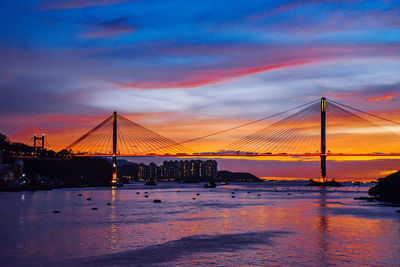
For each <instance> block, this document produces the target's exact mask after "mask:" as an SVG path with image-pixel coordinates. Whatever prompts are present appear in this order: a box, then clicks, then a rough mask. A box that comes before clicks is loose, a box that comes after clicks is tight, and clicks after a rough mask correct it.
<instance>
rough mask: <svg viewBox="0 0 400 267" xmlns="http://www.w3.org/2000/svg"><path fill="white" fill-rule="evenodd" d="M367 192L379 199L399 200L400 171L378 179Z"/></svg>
mask: <svg viewBox="0 0 400 267" xmlns="http://www.w3.org/2000/svg"><path fill="white" fill-rule="evenodd" d="M368 194H369V195H371V196H374V197H376V198H377V199H380V200H388V201H400V171H398V172H395V173H392V174H390V175H388V176H386V177H385V178H380V179H378V184H377V185H375V186H374V187H372V188H371V189H369V191H368Z"/></svg>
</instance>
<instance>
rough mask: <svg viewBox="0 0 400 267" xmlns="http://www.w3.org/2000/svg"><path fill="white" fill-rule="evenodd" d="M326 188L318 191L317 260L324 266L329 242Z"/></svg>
mask: <svg viewBox="0 0 400 267" xmlns="http://www.w3.org/2000/svg"><path fill="white" fill-rule="evenodd" d="M326 194H327V192H326V189H325V188H322V189H321V191H320V201H319V205H318V217H319V222H318V227H317V229H318V235H317V236H318V240H317V242H318V248H319V251H318V254H317V257H318V261H317V262H320V263H321V265H323V266H325V265H327V263H328V255H329V243H330V242H331V237H330V234H329V217H328V216H327V206H326Z"/></svg>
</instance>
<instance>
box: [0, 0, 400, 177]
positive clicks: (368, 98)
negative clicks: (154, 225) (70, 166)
mask: <svg viewBox="0 0 400 267" xmlns="http://www.w3.org/2000/svg"><path fill="white" fill-rule="evenodd" d="M226 6H230V8H229V9H226ZM399 8H400V7H399V5H398V3H397V2H395V1H361V2H360V1H345V2H343V1H329V2H318V1H272V2H271V1H266V2H265V3H262V4H261V3H259V2H257V1H250V2H249V1H246V2H241V1H239V2H237V3H235V4H234V5H231V2H230V1H217V2H212V1H211V2H207V3H205V2H204V1H190V3H189V2H185V1H172V2H170V1H158V0H156V1H151V2H150V3H145V1H126V0H119V1H105V0H104V1H90V0H85V1H64V0H62V1H48V0H28V1H3V2H2V3H0V9H1V10H3V12H2V13H3V16H1V18H0V23H1V24H2V26H3V27H1V29H0V55H1V57H2V60H1V61H0V111H1V114H2V116H1V117H0V132H1V133H3V134H5V135H7V136H8V137H9V138H10V139H11V140H12V141H17V142H23V143H24V142H26V141H27V140H29V139H30V137H31V136H32V135H33V134H35V133H37V134H41V133H45V134H46V138H47V141H48V143H49V144H50V145H51V148H52V149H55V150H61V149H63V148H66V147H67V146H68V145H69V144H71V143H72V142H73V141H75V140H76V139H78V138H79V137H80V136H82V135H83V134H84V133H86V132H87V131H88V130H90V129H92V128H93V127H95V126H96V125H97V124H98V123H100V122H101V121H103V120H104V119H105V118H106V117H108V116H110V115H111V113H112V112H113V111H114V110H117V111H118V113H119V114H120V115H122V116H124V117H125V118H127V119H129V120H131V121H133V122H135V123H138V124H140V125H141V126H143V127H146V128H147V129H150V130H152V131H154V132H156V133H158V134H160V135H162V136H164V137H166V138H168V139H171V140H173V141H175V142H177V143H181V142H185V143H184V145H185V146H186V147H188V148H190V149H191V150H192V151H193V153H201V152H218V151H220V150H223V149H227V150H229V149H232V150H242V149H243V150H246V149H247V152H257V153H300V154H302V153H318V150H319V149H320V121H319V120H320V117H319V116H320V115H319V113H318V110H316V112H314V113H312V112H311V111H310V112H308V111H307V112H306V113H307V114H306V115H305V116H304V118H302V119H299V118H296V119H293V120H292V121H290V120H288V121H287V122H285V123H284V124H277V125H276V123H277V122H279V120H282V119H285V118H286V117H285V116H290V115H291V114H293V113H288V114H284V115H282V116H280V117H276V118H272V119H268V120H264V121H261V122H258V123H254V124H251V125H248V126H246V127H242V128H238V129H235V130H233V131H228V132H224V133H222V134H220V135H215V136H211V137H209V138H204V139H201V140H196V141H193V142H186V141H187V140H191V139H193V138H197V137H201V136H205V135H209V134H212V133H214V132H219V131H223V130H225V129H229V128H232V127H236V126H238V125H242V124H246V123H248V122H251V121H254V120H258V119H260V118H264V117H267V116H270V115H272V114H276V113H278V112H282V111H285V110H288V109H291V108H293V107H296V106H299V105H301V104H304V103H307V102H310V101H312V100H318V99H320V98H321V97H322V96H326V97H327V98H328V99H332V100H334V101H338V102H340V103H343V104H345V105H349V106H351V107H354V108H357V109H360V110H363V111H366V112H369V113H371V114H375V115H377V116H380V117H383V118H386V119H388V120H390V121H394V122H399V121H400V110H399V108H398V107H399V106H400V94H399V92H400V88H399V86H400V63H399V62H400V60H399V57H400V49H399V42H400V37H399V36H400V32H399V28H398V25H399V22H400V20H399V17H400V16H399ZM27 29H29V31H28V30H27ZM349 111H351V110H349ZM327 112H328V113H327V114H328V115H327V150H329V152H330V153H350V154H357V153H399V152H400V138H399V136H400V130H399V129H400V128H399V125H398V124H393V123H390V122H388V121H381V120H379V119H377V118H374V117H370V116H368V115H367V116H364V115H362V114H358V113H357V112H355V113H354V114H353V115H349V114H348V113H346V112H344V111H343V110H340V109H339V108H334V107H332V105H331V106H329V104H328V107H327ZM351 112H354V110H353V111H351ZM357 116H361V118H359V117H357ZM252 134H253V135H252ZM246 136H250V138H251V140H252V142H253V145H252V146H251V145H250V146H247V147H246V146H243V145H241V144H242V143H240V141H238V140H242V138H246ZM260 136H261V137H260ZM277 136H279V138H278V137H277ZM257 138H258V140H259V141H258V143H257V142H256V141H254V140H256V139H257ZM266 140H267V141H266ZM235 142H239V143H235ZM104 144H105V145H104V149H103V150H111V148H108V146H109V145H108V143H107V144H106V143H104ZM120 144H122V142H121V143H120ZM232 144H233V145H232ZM130 149H131V150H132V145H131V147H130ZM119 151H120V153H121V154H126V153H127V152H126V151H127V150H126V149H125V150H124V148H122V145H121V147H120V148H119ZM128 152H129V151H128ZM226 160H228V159H226ZM382 160H383V159H382ZM385 160H386V161H385V162H392V165H390V164H389V165H390V166H389V165H388V166H386V165H385V166H386V167H385V168H387V169H384V170H383V169H381V166H382V165H381V163H380V162H381V159H380V158H377V157H350V158H346V159H340V158H337V157H331V158H329V159H328V161H332V162H333V163H332V165H335V166H336V164H337V163H339V162H350V161H354V164H357V163H358V162H365V161H369V162H370V163H371V165H370V166H371V168H369V169H370V171H371V172H372V171H373V170H374V168H376V169H375V170H374V171H373V174H372V173H371V175H370V176H372V177H374V178H375V177H378V175H380V174H382V173H386V172H389V171H391V170H393V169H398V167H397V164H398V163H399V161H397V160H398V158H396V159H394V158H391V159H389V158H385ZM228 161H229V162H230V164H231V165H229V164H226V165H223V166H226V168H228V169H235V168H237V169H240V167H236V166H243V167H244V168H247V167H246V166H248V163H247V162H249V161H257V162H259V161H265V162H270V161H271V159H270V158H264V157H258V158H246V159H244V158H242V157H237V158H236V159H233V158H230V159H229V160H228ZM273 161H274V162H275V161H277V162H288V163H290V162H293V161H295V162H303V163H304V164H306V163H307V162H309V161H313V159H310V158H307V157H301V158H294V159H293V158H289V157H282V158H279V159H278V158H274V159H273ZM243 162H246V164H247V165H246V164H244V165H241V164H243ZM267 165H268V164H267ZM345 165H346V164H344V165H343V166H345ZM233 166H234V167H233ZM268 166H269V167H268V168H265V169H264V170H261V168H258V169H257V171H255V172H256V173H257V175H258V176H261V177H267V176H270V174H269V172H271V169H270V168H273V167H271V166H270V165H268ZM346 168H348V170H351V167H349V166H347V167H346ZM315 169H316V172H314V171H313V172H310V171H309V170H308V169H305V170H304V172H303V173H300V174H299V175H295V176H288V175H287V174H282V177H292V178H296V177H314V176H318V175H317V173H318V164H316V168H315ZM341 171H343V169H342V168H341V167H339V169H336V170H335V169H334V168H330V169H329V173H330V175H331V176H338V177H346V179H347V178H350V177H349V176H347V175H341V174H340V172H341ZM293 175H294V174H293ZM354 175H355V177H360V178H361V177H364V175H366V174H364V173H363V174H354ZM275 176H279V175H275Z"/></svg>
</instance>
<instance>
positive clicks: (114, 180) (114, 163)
mask: <svg viewBox="0 0 400 267" xmlns="http://www.w3.org/2000/svg"><path fill="white" fill-rule="evenodd" d="M117 182H118V179H117V112H116V111H114V112H113V157H112V180H111V183H113V184H116V183H117Z"/></svg>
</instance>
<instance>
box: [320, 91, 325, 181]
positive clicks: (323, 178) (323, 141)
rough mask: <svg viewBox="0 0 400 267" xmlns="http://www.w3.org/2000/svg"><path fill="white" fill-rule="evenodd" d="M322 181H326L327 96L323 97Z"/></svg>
mask: <svg viewBox="0 0 400 267" xmlns="http://www.w3.org/2000/svg"><path fill="white" fill-rule="evenodd" d="M320 157H321V182H326V98H325V97H322V98H321V156H320Z"/></svg>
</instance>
